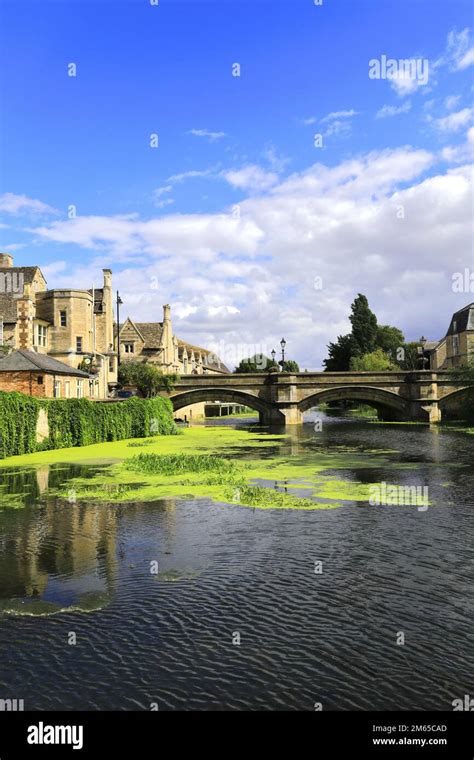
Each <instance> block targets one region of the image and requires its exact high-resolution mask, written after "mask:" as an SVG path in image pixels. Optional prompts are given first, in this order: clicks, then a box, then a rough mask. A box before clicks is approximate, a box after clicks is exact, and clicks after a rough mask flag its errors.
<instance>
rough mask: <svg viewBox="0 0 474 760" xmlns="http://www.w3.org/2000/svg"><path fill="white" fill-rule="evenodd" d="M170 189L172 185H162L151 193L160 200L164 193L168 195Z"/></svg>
mask: <svg viewBox="0 0 474 760" xmlns="http://www.w3.org/2000/svg"><path fill="white" fill-rule="evenodd" d="M172 189H173V186H172V185H163V187H157V188H156V190H154V191H153V195H154V196H155V198H160V197H161V196H162V195H165V193H170V192H171V190H172Z"/></svg>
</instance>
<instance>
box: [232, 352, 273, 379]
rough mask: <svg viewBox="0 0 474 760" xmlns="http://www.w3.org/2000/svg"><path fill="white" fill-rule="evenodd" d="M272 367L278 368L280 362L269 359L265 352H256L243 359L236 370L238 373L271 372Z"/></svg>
mask: <svg viewBox="0 0 474 760" xmlns="http://www.w3.org/2000/svg"><path fill="white" fill-rule="evenodd" d="M271 369H278V364H277V363H276V362H274V361H273V360H272V359H269V358H268V356H265V354H254V356H250V357H249V358H248V359H242V360H241V362H240V363H239V365H238V367H236V368H235V370H234V372H235V373H238V374H249V373H254V372H269V371H270V370H271Z"/></svg>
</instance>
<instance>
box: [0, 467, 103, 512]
mask: <svg viewBox="0 0 474 760" xmlns="http://www.w3.org/2000/svg"><path fill="white" fill-rule="evenodd" d="M102 469H103V468H102V467H90V466H84V465H79V464H54V465H51V466H50V465H45V466H43V467H32V468H26V467H25V468H23V467H22V468H21V469H15V470H14V469H10V468H0V507H1V506H5V507H8V506H9V504H15V505H19V504H30V503H31V502H33V501H35V500H37V499H39V498H40V497H41V496H42V495H43V494H44V493H45V492H46V491H47V490H48V489H50V490H53V489H57V488H60V487H61V486H62V485H64V484H65V483H67V481H68V480H70V479H71V478H92V477H94V475H96V474H97V473H98V472H101V471H102Z"/></svg>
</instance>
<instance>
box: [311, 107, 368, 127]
mask: <svg viewBox="0 0 474 760" xmlns="http://www.w3.org/2000/svg"><path fill="white" fill-rule="evenodd" d="M359 113H360V112H359V111H354V109H353V108H352V109H351V110H350V111H331V113H328V114H327V116H324V118H322V119H321V124H325V123H326V122H328V121H334V120H335V119H338V120H339V119H351V118H352V117H353V116H359Z"/></svg>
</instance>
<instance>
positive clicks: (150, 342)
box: [114, 317, 229, 373]
mask: <svg viewBox="0 0 474 760" xmlns="http://www.w3.org/2000/svg"><path fill="white" fill-rule="evenodd" d="M126 324H129V325H131V326H132V327H134V328H135V329H136V330H138V332H139V334H140V336H141V337H142V338H143V340H144V341H145V343H144V346H143V349H142V350H143V351H145V352H146V351H153V350H158V349H159V348H162V343H161V339H162V335H163V322H134V321H133V320H131V319H130V317H127V319H126V320H125V322H124V323H123V325H122V326H121V328H120V331H121V332H122V330H123V328H124V326H125V325H126ZM114 332H115V335H116V334H117V325H114ZM174 337H175V336H174ZM121 340H123V339H122V338H121ZM176 340H177V341H178V352H179V355H180V358H181V356H182V353H183V350H184V349H186V351H187V352H188V353H191V351H194V353H196V354H197V353H200V354H202V356H203V358H204V357H207V359H208V360H207V362H206V367H209V369H212V370H214V371H215V372H225V373H229V370H228V369H227V367H226V366H225V365H224V364H222V362H220V360H219V359H218V357H216V355H215V354H214V353H213V352H212V351H209V349H208V348H201V346H193V345H192V343H187V342H186V341H185V340H181V339H180V338H178V337H176ZM216 359H217V361H216Z"/></svg>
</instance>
